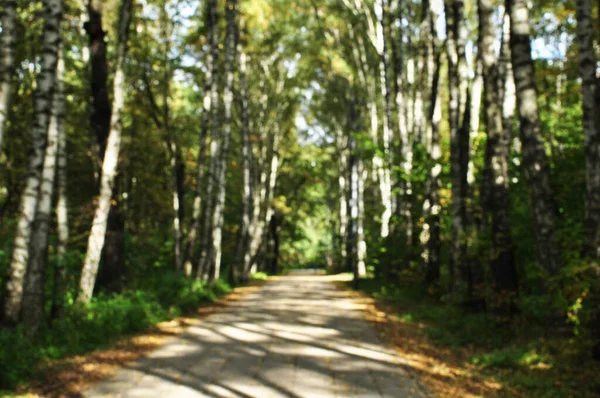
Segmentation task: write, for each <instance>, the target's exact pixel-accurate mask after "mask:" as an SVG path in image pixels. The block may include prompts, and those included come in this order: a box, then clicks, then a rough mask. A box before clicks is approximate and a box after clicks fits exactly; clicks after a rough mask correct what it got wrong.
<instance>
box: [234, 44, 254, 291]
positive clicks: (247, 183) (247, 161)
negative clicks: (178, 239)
mask: <svg viewBox="0 0 600 398" xmlns="http://www.w3.org/2000/svg"><path fill="white" fill-rule="evenodd" d="M238 54H239V60H240V70H239V82H240V83H239V84H240V109H241V112H240V113H241V124H242V162H243V170H244V192H243V195H242V201H243V210H242V221H241V223H240V229H239V232H238V237H237V242H236V248H235V258H234V261H233V264H232V265H231V281H232V283H234V284H235V283H237V271H238V270H241V271H242V272H243V267H244V258H245V257H246V252H247V251H248V249H247V244H248V227H249V225H250V220H251V217H252V198H253V192H252V174H251V173H252V170H251V167H252V151H251V150H250V120H249V117H248V84H247V81H246V73H247V56H246V53H245V51H244V49H243V48H242V45H241V44H238Z"/></svg>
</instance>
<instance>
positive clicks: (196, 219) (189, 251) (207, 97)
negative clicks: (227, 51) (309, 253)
mask: <svg viewBox="0 0 600 398" xmlns="http://www.w3.org/2000/svg"><path fill="white" fill-rule="evenodd" d="M212 23H213V20H212V17H211V14H210V13H207V18H206V24H207V26H206V28H207V39H208V40H207V41H208V43H209V44H211V43H212V38H213V36H212ZM212 57H213V51H212V45H211V46H210V48H209V50H208V51H206V63H205V65H206V73H205V75H204V98H203V101H202V125H201V127H200V128H201V131H200V137H199V138H200V142H199V150H198V164H197V166H196V167H197V171H196V192H195V196H194V204H193V209H192V220H191V222H190V226H189V229H188V234H187V241H186V247H185V263H184V272H185V274H186V275H187V276H188V277H190V276H191V275H192V272H193V257H194V251H195V249H196V240H197V237H198V233H199V229H200V219H201V216H202V196H203V194H204V188H205V186H204V185H205V184H206V178H205V177H206V176H205V174H206V173H205V163H206V144H207V136H208V130H209V128H210V115H211V109H212V106H213V105H212V92H211V88H212V86H213V84H214V79H215V73H216V71H215V70H213V68H214V67H215V62H213V58H212Z"/></svg>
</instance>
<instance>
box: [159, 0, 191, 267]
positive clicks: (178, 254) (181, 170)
mask: <svg viewBox="0 0 600 398" xmlns="http://www.w3.org/2000/svg"><path fill="white" fill-rule="evenodd" d="M167 5H168V2H167V1H164V2H163V4H162V8H161V11H160V20H161V22H160V23H161V36H162V40H163V41H164V43H165V48H164V81H163V85H162V86H163V93H162V94H163V95H162V96H163V108H162V120H163V122H162V128H163V130H164V134H165V139H166V144H167V149H168V151H169V157H170V161H169V163H170V167H171V195H172V197H173V265H174V268H175V271H177V272H182V271H183V262H184V258H183V255H184V254H183V221H184V204H185V203H184V187H183V183H184V179H185V164H184V162H183V156H182V154H181V149H180V146H179V145H178V143H177V141H178V140H177V137H176V135H175V134H174V132H173V129H172V128H171V106H170V103H171V76H172V72H171V60H170V58H169V52H170V50H171V28H170V23H171V22H170V17H169V14H168V12H167Z"/></svg>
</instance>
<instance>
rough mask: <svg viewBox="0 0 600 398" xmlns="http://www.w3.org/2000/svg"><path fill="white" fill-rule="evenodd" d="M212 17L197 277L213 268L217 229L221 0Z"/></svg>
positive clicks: (212, 0)
mask: <svg viewBox="0 0 600 398" xmlns="http://www.w3.org/2000/svg"><path fill="white" fill-rule="evenodd" d="M206 5H207V17H208V27H209V30H208V33H207V34H208V38H209V40H208V41H209V45H210V48H209V51H210V52H212V56H211V61H212V71H213V77H212V82H211V83H212V84H211V87H210V97H211V100H210V102H211V122H210V126H211V134H210V140H211V141H210V167H209V170H208V183H207V187H206V206H205V209H204V221H203V225H202V242H201V244H200V261H199V264H198V269H197V273H196V279H197V280H205V279H207V277H208V273H209V272H210V267H211V265H212V263H213V260H212V259H213V252H212V248H213V245H212V239H213V236H212V232H213V227H214V226H213V224H212V221H213V206H214V201H215V198H214V191H215V189H214V187H215V179H216V178H217V169H218V158H219V85H218V79H217V75H216V74H217V70H218V67H219V31H218V15H217V1H216V0H209V1H208V2H207V3H206Z"/></svg>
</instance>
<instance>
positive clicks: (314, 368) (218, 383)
mask: <svg viewBox="0 0 600 398" xmlns="http://www.w3.org/2000/svg"><path fill="white" fill-rule="evenodd" d="M329 279H330V278H328V277H323V276H311V275H296V276H287V277H281V278H277V279H276V280H273V281H270V282H269V283H267V284H266V285H265V286H264V287H263V288H261V289H260V290H258V291H256V292H254V293H251V294H249V295H248V296H246V297H245V298H243V299H242V300H240V301H237V302H234V303H233V304H232V305H230V306H228V307H226V308H223V309H222V310H219V311H218V312H216V313H214V314H212V315H209V316H208V317H206V318H204V319H202V320H201V322H199V323H198V325H196V326H191V327H190V328H189V329H188V330H187V331H186V332H185V333H184V334H183V335H180V336H177V337H174V338H172V339H171V340H169V341H168V342H167V343H166V344H165V345H164V346H163V347H162V348H160V349H158V350H157V351H155V352H153V353H152V354H150V355H149V356H147V357H145V358H143V359H140V360H138V361H137V362H135V363H133V364H131V365H129V366H127V367H126V368H124V369H122V370H120V371H119V372H118V373H117V375H116V376H115V377H113V378H112V379H108V380H105V381H103V382H100V383H98V384H96V385H94V386H92V387H91V388H90V389H88V390H86V391H84V393H83V396H84V397H89V398H97V397H104V396H109V397H123V398H125V397H127V398H133V397H140V398H151V397H177V398H179V397H181V398H183V397H185V398H188V397H189V398H192V397H198V398H200V397H216V398H229V397H232V398H233V397H240V398H249V397H252V398H271V397H274V398H275V397H288V398H296V397H307V398H313V397H314V398H317V397H391V398H400V397H421V396H424V394H423V393H422V389H421V388H420V387H419V386H418V384H417V383H416V381H415V380H414V378H413V376H412V375H409V374H408V372H407V371H406V369H405V367H404V365H403V361H402V358H400V357H399V356H398V355H397V354H396V352H395V351H394V350H393V349H391V348H388V347H386V346H384V345H383V344H382V343H381V342H380V340H379V338H378V336H377V333H376V332H375V330H374V328H373V327H372V326H371V325H370V324H369V323H368V322H367V321H365V320H364V319H363V317H362V313H361V310H360V305H359V304H358V303H357V302H356V301H355V300H353V299H352V298H350V297H349V296H348V294H347V293H346V292H343V291H341V290H338V289H337V288H336V287H335V286H334V285H333V284H332V283H331V282H330V281H329Z"/></svg>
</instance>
